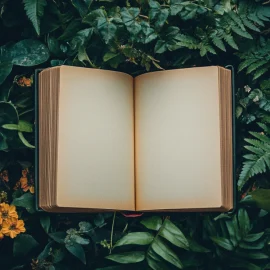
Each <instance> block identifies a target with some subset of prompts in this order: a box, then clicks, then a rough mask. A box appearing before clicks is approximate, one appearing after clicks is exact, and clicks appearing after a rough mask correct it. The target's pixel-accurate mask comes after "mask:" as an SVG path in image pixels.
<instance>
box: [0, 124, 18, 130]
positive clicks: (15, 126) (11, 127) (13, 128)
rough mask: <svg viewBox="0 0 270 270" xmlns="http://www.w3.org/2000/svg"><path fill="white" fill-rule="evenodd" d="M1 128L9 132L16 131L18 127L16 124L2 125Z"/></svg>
mask: <svg viewBox="0 0 270 270" xmlns="http://www.w3.org/2000/svg"><path fill="white" fill-rule="evenodd" d="M2 128H5V129H9V130H18V128H19V127H18V125H16V124H5V125H2Z"/></svg>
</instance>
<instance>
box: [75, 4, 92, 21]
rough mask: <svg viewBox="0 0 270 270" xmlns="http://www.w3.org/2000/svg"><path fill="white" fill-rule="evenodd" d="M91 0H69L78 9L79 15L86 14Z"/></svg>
mask: <svg viewBox="0 0 270 270" xmlns="http://www.w3.org/2000/svg"><path fill="white" fill-rule="evenodd" d="M92 2H93V0H71V3H72V4H73V6H74V7H75V8H76V9H77V10H78V12H79V13H80V16H81V17H84V16H85V15H86V14H87V12H88V10H89V8H90V5H91V4H92Z"/></svg>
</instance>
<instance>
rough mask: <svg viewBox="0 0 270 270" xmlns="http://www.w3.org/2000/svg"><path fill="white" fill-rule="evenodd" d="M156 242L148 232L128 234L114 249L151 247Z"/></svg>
mask: <svg viewBox="0 0 270 270" xmlns="http://www.w3.org/2000/svg"><path fill="white" fill-rule="evenodd" d="M153 240H154V236H153V235H152V234H151V233H147V232H134V233H128V234H127V235H125V236H124V237H122V238H121V239H120V240H119V241H118V242H117V243H116V244H115V246H114V247H118V246H124V245H149V244H151V242H152V241H153Z"/></svg>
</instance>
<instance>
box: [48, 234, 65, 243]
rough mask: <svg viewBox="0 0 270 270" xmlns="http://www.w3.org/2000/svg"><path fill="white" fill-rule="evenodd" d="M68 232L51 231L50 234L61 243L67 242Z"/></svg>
mask: <svg viewBox="0 0 270 270" xmlns="http://www.w3.org/2000/svg"><path fill="white" fill-rule="evenodd" d="M66 235H67V234H66V233H65V232H54V233H49V236H50V237H51V238H52V239H53V240H54V241H55V242H57V243H59V244H64V243H65V238H66Z"/></svg>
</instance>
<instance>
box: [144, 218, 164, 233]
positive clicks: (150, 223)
mask: <svg viewBox="0 0 270 270" xmlns="http://www.w3.org/2000/svg"><path fill="white" fill-rule="evenodd" d="M141 224H142V225H144V226H145V227H146V228H147V229H149V230H154V231H158V230H159V229H160V227H161V225H162V219H161V218H160V217H158V216H151V217H148V218H144V219H143V220H142V221H141Z"/></svg>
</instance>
